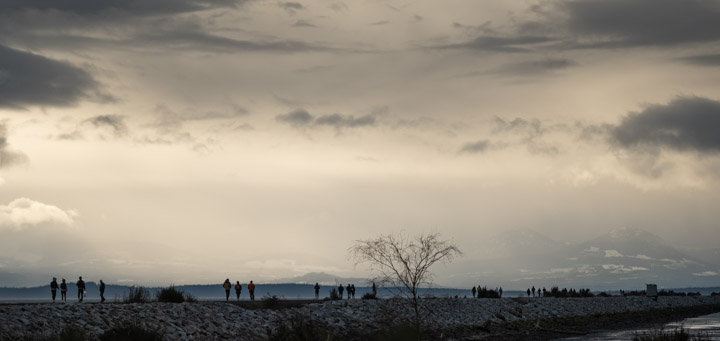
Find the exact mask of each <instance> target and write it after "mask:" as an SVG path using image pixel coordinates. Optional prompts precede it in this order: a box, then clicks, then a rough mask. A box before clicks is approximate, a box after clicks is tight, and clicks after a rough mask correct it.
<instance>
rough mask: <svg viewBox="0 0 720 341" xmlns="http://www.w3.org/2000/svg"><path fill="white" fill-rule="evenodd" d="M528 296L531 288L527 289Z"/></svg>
mask: <svg viewBox="0 0 720 341" xmlns="http://www.w3.org/2000/svg"><path fill="white" fill-rule="evenodd" d="M527 294H528V297H530V288H528V289H527Z"/></svg>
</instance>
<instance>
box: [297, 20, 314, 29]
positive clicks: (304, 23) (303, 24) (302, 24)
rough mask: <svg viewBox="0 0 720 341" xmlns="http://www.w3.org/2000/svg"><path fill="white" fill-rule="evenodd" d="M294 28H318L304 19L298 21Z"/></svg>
mask: <svg viewBox="0 0 720 341" xmlns="http://www.w3.org/2000/svg"><path fill="white" fill-rule="evenodd" d="M293 26H295V27H317V26H315V25H313V24H312V23H311V22H309V21H307V20H302V19H300V20H298V21H296V22H295V23H294V24H293Z"/></svg>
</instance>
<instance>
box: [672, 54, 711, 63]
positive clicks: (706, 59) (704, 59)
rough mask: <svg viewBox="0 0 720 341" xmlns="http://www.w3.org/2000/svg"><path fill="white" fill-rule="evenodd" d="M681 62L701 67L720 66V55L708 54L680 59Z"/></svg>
mask: <svg viewBox="0 0 720 341" xmlns="http://www.w3.org/2000/svg"><path fill="white" fill-rule="evenodd" d="M678 60H679V61H681V62H685V63H688V64H693V65H700V66H720V54H707V55H699V56H689V57H683V58H678Z"/></svg>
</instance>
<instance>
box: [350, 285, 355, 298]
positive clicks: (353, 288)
mask: <svg viewBox="0 0 720 341" xmlns="http://www.w3.org/2000/svg"><path fill="white" fill-rule="evenodd" d="M351 288H352V298H355V284H353V285H352V286H351Z"/></svg>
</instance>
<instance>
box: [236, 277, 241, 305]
mask: <svg viewBox="0 0 720 341" xmlns="http://www.w3.org/2000/svg"><path fill="white" fill-rule="evenodd" d="M241 292H242V284H240V281H237V283H235V295H237V300H238V301H239V300H240V293H241Z"/></svg>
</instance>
